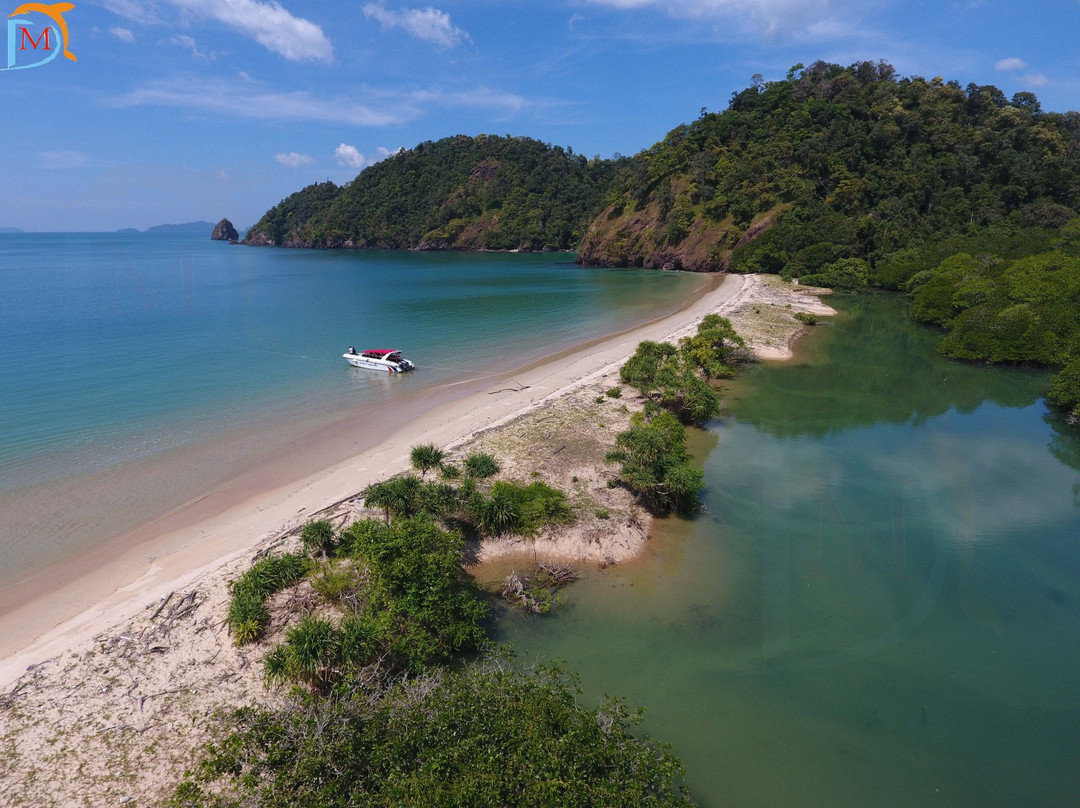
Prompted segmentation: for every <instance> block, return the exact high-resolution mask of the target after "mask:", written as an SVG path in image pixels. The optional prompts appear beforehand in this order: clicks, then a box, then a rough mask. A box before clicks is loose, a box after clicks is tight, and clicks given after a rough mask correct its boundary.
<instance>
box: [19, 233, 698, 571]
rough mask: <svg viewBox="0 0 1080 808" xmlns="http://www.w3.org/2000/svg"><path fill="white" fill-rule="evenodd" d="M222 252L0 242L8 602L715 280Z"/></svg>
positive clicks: (565, 263)
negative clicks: (354, 435)
mask: <svg viewBox="0 0 1080 808" xmlns="http://www.w3.org/2000/svg"><path fill="white" fill-rule="evenodd" d="M208 236H209V234H207V235H206V236H193V235H180V234H157V233H122V234H121V233H73V234H63V233H57V234H52V233H49V234H0V290H3V291H2V294H0V587H3V586H4V585H5V584H10V583H12V582H15V581H18V580H20V579H21V578H23V577H25V576H26V575H27V573H28V572H30V571H32V570H35V569H38V568H40V567H42V566H43V565H45V564H48V563H49V562H51V561H53V560H56V559H58V558H62V557H65V556H68V555H69V554H71V553H89V552H92V551H93V550H94V549H95V548H97V547H99V546H100V545H101V544H102V543H103V542H107V541H109V540H111V539H112V538H114V537H115V536H117V535H119V534H121V533H123V532H125V531H128V530H131V529H133V528H136V527H138V526H140V525H143V524H145V523H146V522H148V521H150V520H152V519H154V518H156V517H158V516H161V515H163V514H165V513H168V512H170V511H172V510H174V509H176V508H179V507H181V506H183V505H184V504H185V503H188V502H191V501H194V500H196V499H198V498H200V497H202V496H204V495H206V494H207V493H208V492H209V491H211V490H213V489H214V488H215V487H216V486H220V485H222V484H224V483H226V482H227V481H229V480H231V479H234V478H236V477H237V476H239V475H241V474H243V473H245V472H246V471H249V470H250V469H252V468H254V467H257V466H258V465H259V464H260V462H263V461H265V459H266V458H269V457H273V456H277V455H279V454H280V453H281V452H282V451H286V450H287V449H288V447H290V446H294V445H296V444H297V443H298V442H302V441H303V437H304V435H305V434H306V433H310V432H312V431H314V430H316V429H325V428H327V427H328V426H331V427H332V425H333V424H334V423H335V421H336V420H339V419H342V418H345V417H353V418H355V417H356V416H357V415H362V414H363V413H364V412H365V410H366V409H367V410H370V411H371V412H372V423H371V426H370V432H371V434H372V435H374V436H377V435H381V434H389V433H391V432H393V431H395V430H396V429H398V428H399V427H401V426H404V425H405V424H407V422H408V417H409V415H410V413H415V411H416V406H417V405H416V403H415V402H416V401H417V400H418V399H422V398H423V396H424V394H425V391H432V390H435V389H437V388H446V387H447V386H453V385H456V384H460V383H462V382H465V381H468V380H477V379H482V378H484V377H486V376H493V375H495V374H498V373H501V372H504V371H507V370H512V369H514V368H517V367H521V366H523V365H525V364H526V363H528V362H531V361H534V360H537V359H540V358H542V357H544V356H547V355H549V354H552V353H556V352H558V351H560V350H563V349H565V348H567V347H570V346H572V345H575V344H578V343H581V342H585V341H588V340H590V339H593V338H596V337H599V336H602V335H605V334H607V333H611V332H615V331H618V330H621V329H624V328H628V327H630V326H633V325H636V324H638V323H640V322H644V321H647V320H649V319H652V318H654V317H657V316H661V315H663V314H667V313H669V312H671V311H673V310H675V309H677V308H678V307H679V306H680V305H681V304H682V303H683V302H684V301H685V300H686V299H687V298H688V297H690V296H692V295H693V293H694V291H695V290H696V289H698V288H700V286H701V285H702V284H703V282H704V281H703V279H702V278H701V277H700V276H694V275H690V274H687V273H660V272H650V271H646V270H641V269H627V270H603V269H584V268H582V267H580V266H578V265H576V264H575V263H574V258H575V256H573V255H569V254H530V255H520V254H507V253H479V254H478V253H468V254H462V253H433V252H423V253H421V252H408V251H344V250H331V251H313V250H284V249H273V248H256V247H245V246H240V245H230V244H227V243H225V242H215V241H210V239H209V237H208ZM350 345H351V346H355V347H357V348H358V349H363V348H399V349H401V350H402V351H403V353H404V355H405V356H406V357H408V358H410V359H412V360H413V361H414V362H415V363H416V364H417V366H418V370H417V371H416V372H415V373H410V374H402V375H393V376H391V375H389V374H385V375H384V374H379V373H375V372H373V371H369V370H362V369H357V368H353V367H350V366H349V365H348V364H347V363H346V362H345V361H344V360H343V359H342V357H341V355H342V354H343V353H344V352H345V351H346V350H347V349H348V348H349V346H350ZM406 400H408V401H409V402H410V404H409V406H402V407H395V406H394V404H395V403H396V402H398V401H406ZM379 405H382V406H381V407H380V406H379ZM310 471H314V470H309V472H310ZM297 474H298V477H302V476H304V475H303V474H302V473H301V472H300V471H299V470H298V472H297Z"/></svg>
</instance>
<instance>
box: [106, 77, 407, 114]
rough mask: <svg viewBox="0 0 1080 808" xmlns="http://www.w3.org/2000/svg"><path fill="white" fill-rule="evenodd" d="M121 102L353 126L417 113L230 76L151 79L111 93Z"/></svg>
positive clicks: (118, 104) (126, 105)
mask: <svg viewBox="0 0 1080 808" xmlns="http://www.w3.org/2000/svg"><path fill="white" fill-rule="evenodd" d="M112 104H113V105H114V106H117V107H138V106H159V107H179V108H182V109H192V110H201V111H204V112H213V113H218V114H221V115H224V116H226V117H233V118H250V119H255V120H289V121H319V122H324V123H339V124H350V125H353V126H386V125H388V124H394V123H402V122H403V121H405V120H409V119H410V118H412V117H415V115H410V114H408V113H409V110H404V111H403V110H401V109H392V110H386V111H382V110H377V109H372V108H371V107H369V106H366V105H364V104H359V103H357V102H355V101H353V100H351V99H348V98H321V97H318V96H314V95H312V94H311V93H307V92H300V91H297V92H276V91H273V90H262V89H259V88H258V87H252V86H251V85H246V86H244V87H238V86H236V85H235V84H234V83H233V82H227V81H220V80H217V81H209V82H207V81H205V80H199V81H193V80H191V79H188V78H185V77H178V78H175V79H166V80H161V81H150V82H147V83H145V84H143V85H142V86H140V87H138V88H136V89H135V90H132V91H131V92H129V93H125V94H124V95H122V96H119V97H117V98H115V99H113V101H112Z"/></svg>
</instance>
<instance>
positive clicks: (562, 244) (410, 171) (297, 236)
mask: <svg viewBox="0 0 1080 808" xmlns="http://www.w3.org/2000/svg"><path fill="white" fill-rule="evenodd" d="M615 166H616V163H614V162H612V161H608V160H587V159H585V157H583V156H581V155H575V154H574V153H573V151H572V150H568V149H562V148H561V147H559V146H551V145H548V144H545V143H541V142H540V141H538V140H532V139H531V138H524V137H509V136H507V137H498V136H494V135H477V136H476V137H467V136H465V135H457V136H455V137H448V138H444V139H442V140H438V141H435V142H430V141H429V142H424V143H420V144H419V145H417V146H416V147H415V148H413V149H409V150H401V151H399V152H397V153H396V154H394V155H392V156H390V157H389V158H387V159H386V160H384V161H382V162H380V163H376V164H375V165H373V166H369V167H368V168H366V169H365V170H364V171H362V172H361V173H360V174H359V175H358V176H357V177H356V179H354V180H353V181H352V182H350V183H347V184H345V185H343V186H341V187H338V186H336V185H334V184H333V183H329V182H328V183H320V184H315V185H310V186H308V187H307V188H304V189H303V190H302V191H298V192H297V193H295V194H293V195H291V196H290V197H288V198H287V199H284V200H282V202H280V203H279V204H278V205H276V206H275V207H274V208H272V209H271V210H269V211H267V213H266V214H265V215H264V216H263V217H262V219H260V220H259V221H258V222H257V223H256V224H255V226H254V227H252V228H251V230H250V231H248V235H247V238H246V239H245V241H246V242H247V243H251V244H272V245H284V246H296V247H386V248H398V249H411V248H417V247H418V248H421V249H458V250H481V249H490V250H511V249H521V250H570V249H573V248H574V247H576V246H577V244H578V242H579V241H580V240H581V235H582V233H583V232H584V228H585V225H586V223H587V221H588V219H589V217H591V216H592V215H593V214H594V213H595V212H596V210H597V208H598V207H599V202H600V198H601V195H602V194H603V193H604V192H605V191H606V190H607V189H608V188H609V187H610V185H611V182H612V180H613V179H614V174H615Z"/></svg>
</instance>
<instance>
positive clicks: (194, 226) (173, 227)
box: [0, 220, 244, 236]
mask: <svg viewBox="0 0 1080 808" xmlns="http://www.w3.org/2000/svg"><path fill="white" fill-rule="evenodd" d="M223 221H228V220H223ZM215 227H216V225H215V224H214V223H213V222H202V221H199V222H185V223H184V224H156V225H154V226H153V227H148V228H146V230H139V229H138V228H137V227H124V228H121V229H120V230H117V231H116V232H117V233H124V234H130V233H157V234H162V233H164V234H173V235H186V234H189V233H190V234H192V235H199V236H209V235H210V234H212V233H213V232H214V228H215ZM237 229H239V231H240V233H243V232H244V228H237ZM0 232H4V231H3V230H0ZM12 232H22V231H17V230H12ZM233 232H235V230H234V231H233Z"/></svg>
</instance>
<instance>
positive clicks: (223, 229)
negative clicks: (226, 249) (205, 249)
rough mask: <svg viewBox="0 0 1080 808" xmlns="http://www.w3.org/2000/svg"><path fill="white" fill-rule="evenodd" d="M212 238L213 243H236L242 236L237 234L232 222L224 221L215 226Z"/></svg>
mask: <svg viewBox="0 0 1080 808" xmlns="http://www.w3.org/2000/svg"><path fill="white" fill-rule="evenodd" d="M210 238H211V240H212V241H236V240H237V239H239V238H240V234H239V233H237V232H236V228H235V227H233V225H232V222H230V221H229V220H228V219H222V220H221V221H220V222H218V223H217V224H215V225H214V232H213V233H211V234H210Z"/></svg>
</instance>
